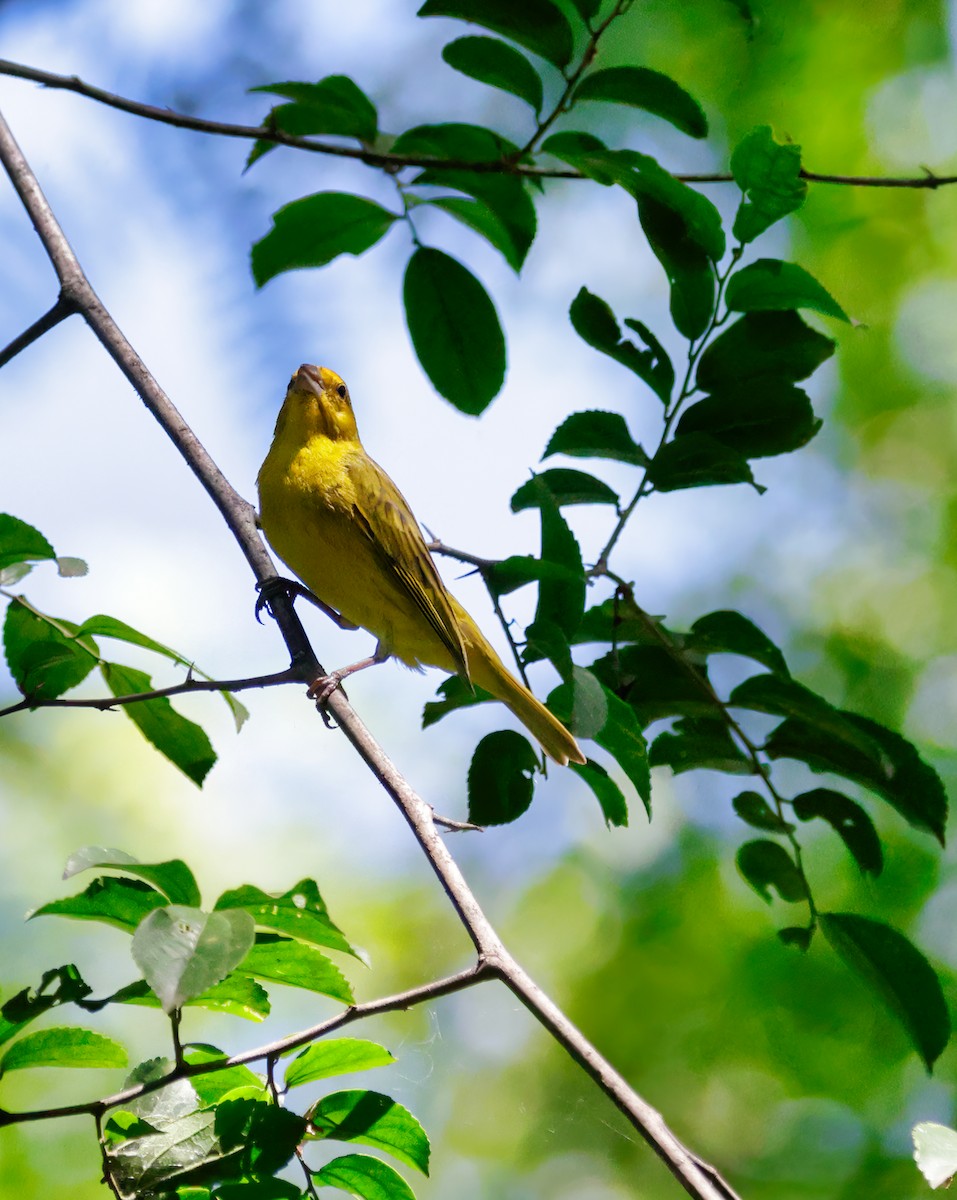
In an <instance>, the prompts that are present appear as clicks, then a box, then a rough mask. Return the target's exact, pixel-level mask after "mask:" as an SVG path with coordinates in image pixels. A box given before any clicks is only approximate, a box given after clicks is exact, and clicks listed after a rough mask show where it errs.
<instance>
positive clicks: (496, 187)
mask: <svg viewBox="0 0 957 1200" xmlns="http://www.w3.org/2000/svg"><path fill="white" fill-rule="evenodd" d="M413 184H414V186H415V187H429V188H433V187H447V188H455V189H456V190H457V191H460V192H464V193H465V194H466V196H471V197H473V198H474V200H476V201H477V202H478V205H479V207H478V208H475V207H470V206H469V205H468V201H467V200H465V199H464V198H462V197H456V196H439V197H436V198H435V199H434V200H431V199H426V200H425V201H424V202H425V203H428V204H431V205H432V206H433V207H439V208H444V209H445V210H446V211H447V212H449V213H451V214H452V215H453V216H454V217H456V218H457V219H458V220H460V221H463V222H465V224H467V225H470V226H471V227H472V228H473V229H475V230H476V231H477V232H479V233H481V234H482V235H483V236H484V237H486V238H487V239H488V240H489V242H491V244H492V245H493V246H495V247H496V249H498V250H500V251H501V253H502V254H503V255H504V256H505V260H506V262H507V263H508V264H509V266H510V267H511V268H512V269H513V270H514V271H515V272H516V273H517V272H518V271H519V270H520V269H521V267H522V264H523V263H524V262H525V258H526V256H527V254H528V252H529V250H530V249H531V245H532V242H533V241H534V240H535V232H536V229H537V228H538V218H537V216H536V214H535V204H534V201H533V200H532V198H531V196H530V195H529V194H528V189H527V188H526V186H525V184H524V183H523V181H522V180H521V179H519V178H518V177H517V176H515V175H499V174H494V173H492V172H482V171H455V170H451V169H445V168H443V169H439V168H437V167H429V168H427V169H426V170H424V171H423V172H422V173H421V174H420V175H417V176H416V178H415V179H414V180H413Z"/></svg>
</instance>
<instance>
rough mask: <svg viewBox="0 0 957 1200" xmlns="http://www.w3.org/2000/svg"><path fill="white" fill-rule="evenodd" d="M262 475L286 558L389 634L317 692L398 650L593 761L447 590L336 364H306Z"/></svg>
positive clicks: (264, 513)
mask: <svg viewBox="0 0 957 1200" xmlns="http://www.w3.org/2000/svg"><path fill="white" fill-rule="evenodd" d="M258 485H259V507H260V520H261V523H262V528H263V530H264V532H265V534H266V537H267V538H268V539H269V542H270V544H271V545H272V547H273V549H274V550H275V551H276V553H277V554H278V555H279V557H280V558H281V559H282V560H283V562H285V563H286V565H287V566H288V567H290V569H291V570H292V571H294V572H295V574H296V575H298V576H299V578H300V579H301V580H302V582H303V583H304V584H305V585H306V586H307V587H308V588H309V589H310V591H312V592H313V593H314V595H315V596H316V597H317V598H318V599H319V601H320V602H321V606H322V607H323V608H325V609H326V610H327V611H329V610H332V612H331V615H333V616H335V617H338V618H341V620H340V623H341V624H344V625H351V626H353V627H355V626H360V625H361V626H362V628H363V629H367V630H368V631H369V632H370V633H372V634H374V635H375V637H376V638H378V646H377V647H376V652H375V654H374V655H373V656H372V657H371V658H367V659H363V660H362V661H361V662H358V663H354V664H352V666H349V667H344V668H342V669H341V670H339V671H334V672H333V673H332V674H331V675H330V676H328V677H327V678H325V679H318V680H316V681H315V683H314V684H313V686H312V688H311V689H310V694H317V693H318V694H319V695H320V698H321V696H322V695H328V694H329V692H330V691H332V690H334V689H335V688H336V687H337V686H338V685H339V683H340V682H341V680H342V679H343V678H344V677H345V676H346V675H349V674H352V672H353V671H357V670H361V669H362V668H363V667H366V666H371V665H372V664H373V663H375V662H382V661H384V660H385V659H387V658H389V657H392V656H394V657H395V658H398V659H399V661H400V662H403V663H405V665H406V666H408V667H414V668H421V667H423V666H431V667H441V669H442V670H443V671H449V672H451V673H452V674H458V675H463V676H464V677H465V678H466V679H467V680H469V681H470V682H471V683H472V684H477V685H478V686H479V687H482V688H484V689H485V690H486V691H487V692H491V693H492V695H493V696H495V697H496V698H497V699H499V700H501V701H502V702H503V703H505V704H506V705H508V707H509V708H510V709H511V710H512V712H513V713H514V714H515V716H516V717H518V719H519V720H520V721H521V722H522V724H523V725H525V726H526V728H527V729H528V730H529V731H530V732H531V733H533V734H534V735H535V737H536V738H537V739H538V741H539V742H541V744H542V747H543V748H544V750H545V751H546V753H547V754H549V755H550V756H551V757H552V758H553V759H555V761H556V762H558V763H561V764H563V765H564V764H565V763H567V762H569V761H571V762H577V763H583V762H585V756H584V755H583V754H582V752H581V750H580V749H579V748H578V743H577V742H576V741H575V739H574V738H573V737H572V735H571V734H570V733H569V732H568V730H567V729H566V728H565V726H564V725H562V723H561V722H560V721H558V720H557V719H556V718H555V717H554V716H552V714H551V713H550V712H549V711H548V709H547V708H546V707H545V706H544V704H542V703H541V702H540V701H539V700H536V698H535V697H534V696H533V695H532V693H531V692H530V691H529V690H528V688H526V687H523V685H522V684H521V683H519V681H518V680H517V679H516V678H515V677H514V676H513V675H512V674H510V672H509V671H508V670H507V669H506V667H505V666H504V664H503V663H502V660H501V659H500V658H499V656H498V655H497V654H496V653H495V651H494V650H493V649H492V647H491V646H490V645H489V643H488V642H487V641H486V640H485V638H484V637H483V636H482V633H481V631H480V630H479V628H478V626H477V625H476V624H475V622H474V621H473V620H472V618H471V617H470V616H469V614H468V613H467V612H466V611H465V609H464V608H463V607H462V606H461V605H460V604H459V602H458V601H457V600H456V599H455V597H454V596H452V595H451V594H450V593H449V592H448V591H447V590H446V587H445V584H444V583H443V582H442V580H441V578H440V577H439V573H438V571H437V570H436V569H435V564H434V563H433V561H432V556H431V554H430V553H429V551H428V548H427V546H426V544H425V539H424V538H423V536H422V533H421V531H420V529H419V525H418V522H417V521H416V519H415V517H414V516H413V515H412V512H411V510H410V509H409V506H408V504H407V503H406V501H405V499H404V498H403V496H402V493H401V492H400V491H399V489H398V488H397V487H396V486H395V484H394V483H393V482H392V480H391V479H390V478H389V476H388V475H386V473H385V471H383V470H382V468H381V467H380V466H379V465H378V464H377V463H375V462H373V460H372V459H371V458H370V457H369V456H368V454H366V452H365V450H364V449H363V446H362V443H361V442H360V441H359V433H358V430H357V429H356V420H355V417H354V416H353V413H352V404H351V402H350V400H349V390H348V388H347V387H346V385H345V384H344V383H343V382H342V380H341V379H340V378H339V376H338V375H337V374H336V373H335V372H334V371H330V370H329V369H328V368H327V367H314V366H309V365H308V364H306V365H303V366H301V367H300V368H299V370H298V371H297V372H296V373H295V375H293V377H292V380H291V381H290V384H289V390H288V391H287V392H286V399H285V401H284V403H283V406H282V410H281V411H280V413H279V419H278V420H277V422H276V432H275V435H274V437H273V443H272V445H271V446H270V448H269V453H268V454H267V455H266V460H265V462H264V463H263V465H262V468H261V470H260V472H259V479H258Z"/></svg>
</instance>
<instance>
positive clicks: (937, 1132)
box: [911, 1121, 957, 1188]
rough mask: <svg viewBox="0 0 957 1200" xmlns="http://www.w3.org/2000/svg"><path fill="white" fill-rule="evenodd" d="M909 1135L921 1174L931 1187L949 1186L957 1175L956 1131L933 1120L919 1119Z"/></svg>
mask: <svg viewBox="0 0 957 1200" xmlns="http://www.w3.org/2000/svg"><path fill="white" fill-rule="evenodd" d="M911 1136H912V1137H913V1139H914V1160H915V1161H916V1163H917V1167H918V1170H919V1171H920V1173H921V1175H923V1176H924V1178H925V1179H926V1180H927V1182H928V1183H929V1184H930V1186H931V1187H932V1188H939V1187H949V1186H950V1183H951V1181H952V1180H953V1178H954V1176H955V1175H957V1132H955V1131H954V1130H953V1129H950V1128H949V1127H948V1126H947V1125H938V1124H937V1123H936V1122H935V1121H919V1122H918V1123H917V1124H916V1125H915V1126H914V1128H913V1129H912V1130H911Z"/></svg>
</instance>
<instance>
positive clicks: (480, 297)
mask: <svg viewBox="0 0 957 1200" xmlns="http://www.w3.org/2000/svg"><path fill="white" fill-rule="evenodd" d="M403 300H404V303H405V316H406V322H407V324H408V327H409V336H410V337H411V339H412V345H413V347H414V348H415V352H416V355H417V356H418V359H419V362H420V363H421V364H422V368H423V370H424V371H425V373H426V375H428V377H429V379H430V381H431V383H432V386H433V387H434V388H435V390H436V391H437V392H438V393H439V395H440V396H444V397H445V399H446V400H448V401H450V402H451V403H452V404H453V405H455V407H456V408H457V409H459V410H460V411H461V412H464V413H468V414H469V415H470V416H478V415H479V413H481V412H483V411H484V410H485V409H486V408H487V407H488V406H489V404H490V403H491V402H492V400H493V399H494V398H495V397H496V395H498V392H499V391H500V389H501V387H502V384H503V382H504V380H505V338H504V336H503V334H502V328H501V325H500V324H499V320H498V314H497V313H496V312H495V307H494V305H493V304H492V301H491V300H490V299H489V296H488V293H487V292H486V291H485V289H484V288H483V287H482V285H481V284H480V283H479V281H478V280H477V279H476V278H475V276H474V275H472V274H471V272H469V271H467V270H466V269H465V267H463V266H462V264H461V263H459V262H456V260H455V259H454V258H450V257H449V256H448V255H447V254H443V253H442V251H441V250H432V249H429V248H427V247H420V248H419V249H417V250H416V251H415V253H414V254H413V255H412V257H411V258H410V259H409V265H408V266H407V268H406V272H405V282H404V284H403Z"/></svg>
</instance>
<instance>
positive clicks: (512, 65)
mask: <svg viewBox="0 0 957 1200" xmlns="http://www.w3.org/2000/svg"><path fill="white" fill-rule="evenodd" d="M442 57H443V58H444V59H445V61H446V62H447V63H448V64H449V66H450V67H454V68H455V70H456V71H461V72H462V74H463V75H468V76H470V77H471V78H472V79H477V80H478V81H479V82H480V83H487V84H489V86H491V87H496V88H501V90H502V91H504V92H511V94H512V95H513V96H518V98H519V99H520V100H524V101H525V103H526V104H530V105H531V107H532V108H533V109H534V110H535V115H536V116H538V115H539V113H540V112H541V109H542V81H541V79H540V78H539V74H538V72H537V71H536V70H535V68H534V67H533V66H532V64H531V63H530V62H529V61H528V59H527V58H526V57H525V55H524V54H521V53H520V52H519V51H518V50H516V49H515V48H514V47H513V46H508V45H506V44H505V42H500V41H498V39H497V38H487V37H464V38H458V39H457V40H456V41H454V42H450V43H449V44H448V45H447V46H446V47H445V48H444V49H443V50H442Z"/></svg>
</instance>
